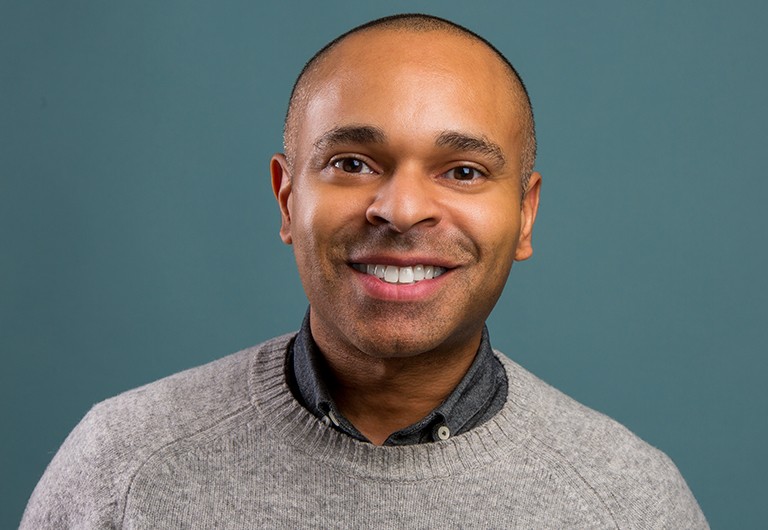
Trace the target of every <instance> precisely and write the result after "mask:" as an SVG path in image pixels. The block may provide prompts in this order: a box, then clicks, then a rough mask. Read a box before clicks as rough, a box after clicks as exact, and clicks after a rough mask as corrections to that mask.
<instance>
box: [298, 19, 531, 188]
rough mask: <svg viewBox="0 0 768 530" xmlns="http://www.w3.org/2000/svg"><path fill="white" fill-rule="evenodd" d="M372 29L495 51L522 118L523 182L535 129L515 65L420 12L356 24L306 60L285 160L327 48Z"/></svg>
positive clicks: (477, 39)
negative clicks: (459, 40)
mask: <svg viewBox="0 0 768 530" xmlns="http://www.w3.org/2000/svg"><path fill="white" fill-rule="evenodd" d="M375 29H379V30H385V29H389V30H393V31H396V32H403V33H406V32H424V33H428V32H445V33H449V34H453V35H456V36H462V37H465V38H467V39H469V40H473V41H475V42H476V43H479V44H484V45H485V46H486V47H488V49H489V50H491V51H493V53H494V54H496V56H497V58H498V59H499V61H501V63H502V64H503V65H504V66H505V67H506V69H507V74H508V77H509V79H508V81H509V88H510V89H511V91H512V94H513V96H514V99H515V102H516V105H517V106H519V109H518V110H519V112H520V118H521V120H522V122H521V128H522V130H523V134H524V139H523V150H522V174H521V183H522V185H523V186H525V185H526V184H527V182H528V178H529V177H530V174H531V173H532V172H533V166H534V163H535V161H536V129H535V124H534V118H533V109H532V107H531V100H530V97H529V96H528V91H527V89H526V88H525V84H523V80H522V79H521V78H520V75H519V74H518V73H517V70H516V69H515V67H514V66H512V63H510V62H509V60H508V59H507V58H506V57H505V56H504V55H503V54H502V53H501V52H500V51H499V50H497V49H496V48H495V47H494V46H493V45H492V44H491V43H490V42H488V41H487V40H485V39H484V38H483V37H481V36H480V35H478V34H476V33H474V32H473V31H471V30H469V29H467V28H465V27H463V26H460V25H458V24H456V23H454V22H451V21H449V20H445V19H442V18H439V17H434V16H431V15H423V14H403V15H393V16H389V17H384V18H379V19H376V20H373V21H371V22H368V23H366V24H362V25H360V26H357V27H355V28H353V29H351V30H349V31H347V32H346V33H343V34H342V35H340V36H338V37H336V38H335V39H334V40H332V41H331V42H329V43H328V44H326V45H325V46H323V47H322V48H321V49H320V50H319V51H318V52H317V53H316V54H315V55H314V56H313V57H312V58H311V59H310V60H309V61H307V63H306V64H305V65H304V68H303V69H302V70H301V73H300V74H299V76H298V77H297V78H296V82H295V83H294V85H293V89H292V90H291V97H290V99H289V102H288V112H287V113H286V116H285V124H284V127H283V149H284V151H285V156H286V159H287V160H288V164H291V163H292V161H293V155H294V151H295V149H296V127H297V123H296V120H297V119H298V116H300V115H301V111H302V110H303V107H304V105H305V104H306V101H307V98H308V97H310V96H311V95H312V93H313V82H317V76H316V75H314V74H316V72H317V71H318V70H319V69H321V68H322V66H323V62H324V59H326V57H327V56H328V55H329V54H330V52H331V51H332V50H333V49H334V48H335V47H336V46H337V45H338V44H340V43H341V42H343V41H344V40H345V39H346V38H347V37H350V36H352V35H355V34H358V33H364V32H366V31H371V30H375ZM524 189H525V188H524Z"/></svg>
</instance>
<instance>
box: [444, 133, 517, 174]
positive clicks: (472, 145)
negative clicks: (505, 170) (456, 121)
mask: <svg viewBox="0 0 768 530" xmlns="http://www.w3.org/2000/svg"><path fill="white" fill-rule="evenodd" d="M435 144H436V145H437V146H438V147H450V148H451V149H456V150H457V151H469V152H475V153H480V154H483V155H487V156H490V157H491V158H493V159H494V161H495V162H496V164H497V165H498V166H499V167H502V166H504V164H505V163H506V162H507V160H506V159H505V158H504V151H503V150H502V149H501V147H500V146H499V145H498V144H495V143H493V142H492V141H490V140H489V139H487V138H485V137H479V136H470V135H468V134H464V133H460V132H455V131H444V132H442V133H440V135H439V136H438V137H437V140H436V141H435Z"/></svg>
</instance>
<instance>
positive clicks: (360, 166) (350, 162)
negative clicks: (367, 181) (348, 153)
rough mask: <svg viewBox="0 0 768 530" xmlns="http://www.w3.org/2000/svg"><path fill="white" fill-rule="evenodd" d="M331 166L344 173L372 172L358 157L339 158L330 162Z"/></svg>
mask: <svg viewBox="0 0 768 530" xmlns="http://www.w3.org/2000/svg"><path fill="white" fill-rule="evenodd" d="M332 165H333V167H335V168H338V169H340V170H342V171H344V172H345V173H373V170H372V169H371V168H370V167H369V166H368V164H366V163H365V162H363V161H362V160H360V159H358V158H352V157H347V158H339V159H338V160H334V161H333V163H332Z"/></svg>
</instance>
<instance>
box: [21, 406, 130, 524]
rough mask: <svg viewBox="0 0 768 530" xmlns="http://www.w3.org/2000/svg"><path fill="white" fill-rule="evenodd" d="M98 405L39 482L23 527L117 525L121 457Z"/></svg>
mask: <svg viewBox="0 0 768 530" xmlns="http://www.w3.org/2000/svg"><path fill="white" fill-rule="evenodd" d="M98 408H99V406H98V405H97V406H96V407H94V408H93V409H91V411H90V412H89V413H88V414H87V415H86V416H85V417H84V418H83V420H82V421H81V422H80V423H79V424H78V425H77V427H75V429H74V430H73V431H72V432H71V433H70V434H69V436H68V437H67V439H66V440H65V441H64V443H63V444H62V446H61V448H60V449H59V451H58V452H57V453H56V456H54V458H53V460H52V461H51V463H50V464H49V465H48V468H47V469H46V470H45V473H44V474H43V476H42V478H41V479H40V482H38V484H37V487H36V488H35V490H34V492H33V493H32V496H31V497H30V499H29V503H28V504H27V508H26V510H25V511H24V516H23V518H22V521H21V526H20V529H22V530H27V529H30V530H31V529H35V530H39V529H54V528H56V529H61V528H115V527H117V526H119V516H118V505H119V504H120V502H119V501H120V500H119V496H120V493H119V492H118V488H117V485H118V484H119V483H120V482H121V481H120V480H119V478H118V476H119V473H120V467H121V466H120V463H119V461H118V460H119V453H120V451H119V450H117V447H115V445H114V444H113V442H112V441H111V439H110V438H111V437H110V430H109V426H108V422H107V421H104V420H103V419H102V417H101V416H102V415H100V414H99V413H98Z"/></svg>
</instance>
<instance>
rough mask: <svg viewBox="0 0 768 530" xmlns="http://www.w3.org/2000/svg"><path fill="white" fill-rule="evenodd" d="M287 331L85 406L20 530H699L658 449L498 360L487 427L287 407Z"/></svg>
mask: <svg viewBox="0 0 768 530" xmlns="http://www.w3.org/2000/svg"><path fill="white" fill-rule="evenodd" d="M291 337H292V335H286V336H283V337H278V338H276V339H273V340H271V341H268V342H266V343H264V344H261V345H259V346H256V347H254V348H250V349H248V350H244V351H242V352H239V353H236V354H234V355H230V356H229V357H225V358H223V359H220V360H218V361H215V362H213V363H210V364H207V365H205V366H201V367H198V368H195V369H192V370H188V371H185V372H181V373H178V374H175V375H173V376H170V377H167V378H165V379H162V380H160V381H157V382H155V383H152V384H150V385H146V386H144V387H140V388H137V389H135V390H132V391H129V392H126V393H124V394H121V395H119V396H117V397H115V398H112V399H109V400H107V401H104V402H102V403H100V404H98V405H96V406H94V407H93V409H92V410H91V411H90V412H89V413H88V414H87V415H86V417H85V418H84V419H83V420H82V421H81V422H80V424H79V425H78V426H77V427H76V428H75V429H74V430H73V431H72V433H71V434H70V435H69V437H68V438H67V439H66V441H65V442H64V444H63V445H62V447H61V449H60V450H59V452H58V453H57V454H56V456H55V457H54V459H53V461H52V462H51V464H50V465H49V467H48V469H47V470H46V472H45V474H44V475H43V477H42V479H41V480H40V482H39V484H38V486H37V488H36V489H35V491H34V493H33V494H32V497H31V499H30V501H29V504H28V506H27V510H26V512H25V514H24V519H23V520H22V524H21V528H22V529H46V528H56V529H62V528H126V529H128V528H164V529H173V528H227V529H240V528H242V529H245V528H264V527H266V528H306V527H323V528H326V527H328V528H333V527H336V528H358V527H362V528H433V527H441V528H446V527H448V528H455V527H463V528H467V527H475V528H675V529H684V528H708V526H707V523H706V520H705V519H704V516H703V515H702V513H701V511H700V509H699V507H698V505H697V504H696V501H695V499H694V498H693V496H692V494H691V492H690V491H689V489H688V487H687V486H686V484H685V481H684V480H683V479H682V477H681V476H680V474H679V473H678V471H677V469H676V468H675V466H674V464H673V463H672V462H671V461H670V460H669V459H668V458H667V457H666V456H665V455H664V454H663V453H661V452H660V451H658V450H656V449H654V448H652V447H650V446H649V445H647V444H645V443H644V442H642V441H641V440H640V439H638V438H637V437H636V436H634V435H633V434H632V433H630V432H629V431H628V430H627V429H625V428H624V427H622V426H621V425H619V424H618V423H616V422H614V421H613V420H611V419H609V418H607V417H606V416H603V415H601V414H599V413H597V412H594V411H592V410H590V409H588V408H586V407H584V406H582V405H580V404H578V403H576V402H575V401H573V400H572V399H570V398H568V397H567V396H565V395H563V394H562V393H560V392H558V391H557V390H555V389H553V388H552V387H550V386H548V385H547V384H545V383H543V382H542V381H540V380H538V379H537V378H536V377H534V376H533V375H531V374H530V373H528V372H527V371H525V370H524V369H523V368H521V367H520V366H518V365H517V364H515V363H513V362H512V361H510V360H508V359H507V358H506V357H504V356H503V355H499V354H498V353H497V355H498V356H499V358H500V359H501V361H502V362H503V364H504V366H505V369H506V370H507V375H508V380H509V390H508V399H507V402H506V403H505V405H504V407H503V408H502V410H501V411H500V412H499V413H498V414H497V415H496V416H494V417H493V418H492V419H491V420H490V421H488V422H486V423H484V424H483V425H481V426H479V427H477V428H475V429H473V430H471V431H469V432H467V433H465V434H462V435H458V436H456V437H453V438H450V439H448V440H445V441H440V442H435V443H427V444H420V445H408V446H396V447H377V446H374V445H371V444H367V443H365V442H360V441H357V440H355V439H353V438H351V437H349V436H346V435H344V434H341V433H339V432H336V431H335V430H333V429H332V428H330V427H326V426H325V425H324V424H323V423H322V422H321V421H320V420H318V419H317V418H316V417H314V416H313V415H312V414H310V413H309V412H308V411H306V410H305V409H304V408H303V407H302V406H301V405H299V404H298V402H297V401H296V400H295V398H294V397H293V395H292V394H291V392H290V391H289V389H288V386H287V384H286V380H285V366H284V363H285V353H286V348H287V345H288V343H289V341H290V339H291Z"/></svg>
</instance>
